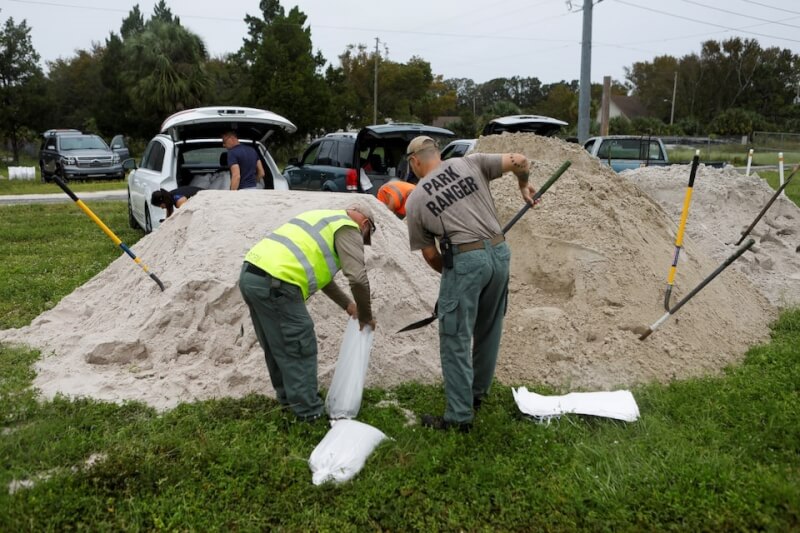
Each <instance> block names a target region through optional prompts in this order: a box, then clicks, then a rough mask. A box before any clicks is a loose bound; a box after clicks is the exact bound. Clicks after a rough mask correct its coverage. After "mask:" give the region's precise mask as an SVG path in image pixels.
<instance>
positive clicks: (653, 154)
mask: <svg viewBox="0 0 800 533" xmlns="http://www.w3.org/2000/svg"><path fill="white" fill-rule="evenodd" d="M647 158H648V159H651V160H656V161H663V160H664V154H663V153H661V145H660V144H658V141H650V152H649V153H648V155H647Z"/></svg>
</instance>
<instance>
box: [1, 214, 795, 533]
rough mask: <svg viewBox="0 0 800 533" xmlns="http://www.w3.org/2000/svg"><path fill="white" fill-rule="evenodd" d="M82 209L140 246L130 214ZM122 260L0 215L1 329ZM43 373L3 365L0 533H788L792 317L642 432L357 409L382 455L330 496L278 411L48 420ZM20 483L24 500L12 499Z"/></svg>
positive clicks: (643, 403)
mask: <svg viewBox="0 0 800 533" xmlns="http://www.w3.org/2000/svg"><path fill="white" fill-rule="evenodd" d="M93 208H94V209H96V211H97V213H98V215H99V216H101V218H103V219H104V220H105V221H106V223H107V224H109V226H110V227H112V229H114V230H115V231H118V232H119V234H120V237H121V238H122V239H123V240H124V241H126V242H127V243H128V244H132V243H133V242H134V241H135V240H136V238H137V236H138V235H139V233H138V232H134V231H132V230H127V229H125V227H126V226H125V222H126V212H125V204H124V203H121V202H116V203H114V202H110V203H105V204H98V205H95V206H93ZM71 211H74V214H75V216H74V217H72V213H71ZM78 253H81V254H82V255H80V256H77V255H76V254H78ZM16 255H21V256H23V257H22V258H20V259H19V260H17V259H16V258H15V257H12V256H16ZM117 255H118V252H117V250H116V249H115V248H114V246H113V244H112V243H111V242H110V241H108V239H107V238H106V237H105V235H103V234H102V233H101V232H100V230H99V229H97V228H95V227H94V224H92V223H91V221H89V220H88V219H86V217H85V215H83V214H82V213H80V211H78V210H77V209H75V207H74V206H68V205H46V206H37V207H29V206H12V207H3V208H0V256H2V257H3V258H4V260H3V262H2V263H0V275H2V279H3V291H4V292H3V293H2V297H1V298H0V302H2V304H3V305H5V306H6V308H5V310H4V311H3V312H2V313H0V327H10V326H19V325H22V324H26V323H28V322H29V321H30V319H31V318H32V317H34V316H35V315H37V314H38V313H39V312H41V311H42V310H44V309H47V308H49V307H51V306H52V305H54V304H55V303H56V302H57V301H58V299H59V298H60V297H61V296H62V295H64V294H66V293H68V292H69V291H70V290H71V289H72V288H73V287H75V286H77V285H79V284H80V283H82V282H83V281H85V280H86V279H88V277H90V276H91V275H93V274H94V273H96V272H99V271H100V270H102V269H103V268H104V267H105V266H106V264H107V263H108V262H110V261H111V260H112V259H113V258H115V257H116V256H117ZM9 257H12V258H13V261H12V262H7V261H6V258H9ZM132 268H135V267H133V266H132ZM38 356H39V354H38V353H37V352H35V351H30V350H28V349H24V348H14V347H9V346H0V376H1V377H0V420H2V424H1V426H0V457H1V458H2V464H3V468H2V469H0V530H2V531H19V530H35V531H39V530H68V529H89V530H156V529H169V530H176V529H177V530H203V531H205V530H246V531H252V530H272V529H285V530H290V531H297V530H335V531H355V530H426V531H427V530H432V531H437V530H470V531H476V530H485V531H489V530H514V531H523V530H524V531H529V530H533V531H536V530H556V531H575V530H582V531H611V530H624V531H663V530H682V531H698V530H702V531H731V530H735V531H751V530H769V531H791V530H798V528H800V365H798V358H799V357H800V310H794V311H787V312H785V313H783V314H782V316H781V317H780V319H779V320H778V321H777V323H776V324H775V325H774V329H773V336H772V340H771V342H770V343H769V344H767V345H764V346H756V347H753V348H752V349H751V350H750V351H749V353H748V355H747V358H746V361H745V362H744V363H743V364H742V365H740V366H737V367H735V368H731V369H729V370H728V371H727V372H726V373H725V375H724V376H722V377H715V378H706V379H694V380H689V381H682V382H673V383H670V384H668V385H656V384H653V385H647V386H640V387H636V388H635V389H633V393H634V396H635V397H636V399H637V402H638V404H639V408H640V410H641V413H642V417H641V419H640V420H639V421H638V422H635V423H632V424H626V423H622V422H617V421H613V420H608V419H600V418H590V417H578V416H566V417H563V418H561V419H559V420H555V421H553V422H552V423H550V424H549V425H546V424H537V423H534V422H531V421H529V420H524V419H521V418H520V417H518V416H517V415H516V414H515V413H516V411H517V409H516V407H515V405H514V403H513V399H512V397H511V393H510V389H509V388H508V387H505V386H496V387H495V388H494V389H493V394H492V396H491V397H490V398H489V400H488V401H487V402H486V403H485V404H484V407H483V408H482V410H481V412H480V414H479V416H478V418H477V419H476V425H475V429H474V430H473V432H472V433H470V434H466V435H463V434H459V433H455V432H447V433H442V432H435V431H432V430H427V429H423V428H420V427H418V426H406V425H405V417H404V415H403V413H402V412H401V411H400V410H399V409H398V408H396V407H388V408H386V407H381V406H379V402H380V401H381V400H384V399H391V400H395V401H397V402H398V404H399V406H401V407H403V408H405V409H410V410H412V411H413V412H415V413H421V412H434V413H438V412H440V411H441V410H442V409H443V406H444V405H443V404H444V398H443V392H442V388H441V387H438V386H419V385H404V386H401V387H398V388H396V389H392V390H374V389H373V390H367V391H366V392H365V395H364V401H363V404H362V411H361V414H360V415H359V419H360V420H361V421H363V422H366V423H368V424H371V425H374V426H376V427H378V428H380V429H381V430H382V431H384V432H385V433H386V434H387V435H389V436H390V437H392V439H393V440H391V441H388V442H385V443H383V444H382V445H381V446H380V447H379V448H378V449H377V450H376V451H375V453H374V454H373V455H372V456H371V457H370V458H369V460H368V462H367V464H366V466H365V467H364V469H363V470H362V471H361V472H360V473H359V475H358V476H357V477H356V478H355V479H354V480H352V481H351V482H349V483H347V484H344V485H341V486H322V487H314V486H313V485H312V484H311V473H310V471H309V468H308V464H307V459H308V457H309V455H310V454H311V451H312V450H313V449H314V447H315V446H316V444H317V443H318V442H319V441H320V440H321V439H322V438H323V436H324V435H325V433H326V430H327V428H326V426H325V425H324V423H318V424H315V425H306V424H297V423H293V422H292V421H291V420H290V419H289V418H288V417H287V416H286V415H285V414H284V413H283V412H282V411H280V410H279V409H278V408H277V404H276V402H274V401H273V400H271V399H268V398H265V397H263V396H259V395H252V396H249V397H247V398H243V399H238V400H232V399H224V400H214V401H204V402H198V403H192V404H183V405H181V406H180V407H178V408H177V409H175V410H172V411H169V412H165V413H157V412H155V411H153V410H152V409H150V408H148V407H146V406H143V405H140V404H136V403H127V404H124V405H114V404H107V403H101V402H96V401H89V400H68V399H65V398H57V399H55V400H54V401H44V402H41V401H38V400H37V399H36V396H35V392H34V391H33V390H32V389H31V382H32V379H33V377H34V372H33V369H32V364H33V362H34V361H35V360H36V358H37V357H38ZM264 371H265V372H266V369H264ZM526 385H527V386H528V387H529V388H533V389H535V390H537V391H538V392H552V391H547V390H546V389H544V388H542V387H539V386H536V384H534V383H528V384H526ZM93 456H99V457H100V460H98V461H97V462H96V463H95V464H94V465H93V466H91V467H89V466H86V462H87V460H88V459H90V458H91V457H93ZM14 480H16V481H22V480H29V481H31V482H32V486H31V487H28V488H20V489H19V490H17V491H16V492H14V494H10V493H9V492H10V491H9V490H8V488H9V486H10V483H12V481H14ZM17 486H18V485H15V487H17Z"/></svg>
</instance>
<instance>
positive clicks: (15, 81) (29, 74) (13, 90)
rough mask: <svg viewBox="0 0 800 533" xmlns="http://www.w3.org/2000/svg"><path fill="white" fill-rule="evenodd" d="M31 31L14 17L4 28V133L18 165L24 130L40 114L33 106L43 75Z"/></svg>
mask: <svg viewBox="0 0 800 533" xmlns="http://www.w3.org/2000/svg"><path fill="white" fill-rule="evenodd" d="M30 31H31V30H30V28H29V27H28V24H27V22H26V21H25V20H23V21H22V22H21V23H19V24H15V23H14V19H13V18H9V19H8V20H6V22H5V24H4V25H3V27H2V29H0V102H2V106H0V131H2V133H3V134H5V135H6V136H8V137H9V138H10V139H11V146H12V152H13V158H14V162H17V161H19V143H20V141H21V140H23V139H22V138H23V137H24V135H23V131H22V130H23V127H24V126H25V125H31V124H35V123H36V122H37V120H36V118H35V117H36V113H37V112H38V111H39V109H37V108H36V106H33V105H31V104H32V102H33V101H34V99H35V98H36V94H37V92H36V89H35V87H36V86H37V85H39V86H40V84H41V81H42V72H41V69H40V68H39V65H38V62H39V54H38V53H36V50H34V48H33V43H32V41H31V36H30Z"/></svg>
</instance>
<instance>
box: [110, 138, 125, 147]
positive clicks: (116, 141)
mask: <svg viewBox="0 0 800 533" xmlns="http://www.w3.org/2000/svg"><path fill="white" fill-rule="evenodd" d="M111 148H125V137H123V136H122V135H115V136H114V138H113V139H111Z"/></svg>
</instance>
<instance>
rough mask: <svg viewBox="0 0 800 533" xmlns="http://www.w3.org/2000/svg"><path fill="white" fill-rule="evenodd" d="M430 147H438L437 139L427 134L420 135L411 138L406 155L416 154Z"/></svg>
mask: <svg viewBox="0 0 800 533" xmlns="http://www.w3.org/2000/svg"><path fill="white" fill-rule="evenodd" d="M429 148H437V144H436V141H434V140H433V139H432V138H431V137H428V136H427V135H420V136H419V137H414V138H413V139H411V142H410V143H408V148H406V155H414V154H417V153H419V152H422V151H423V150H427V149H429Z"/></svg>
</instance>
